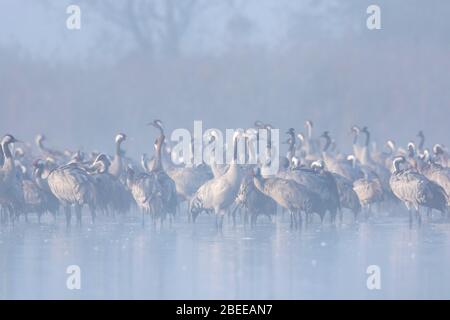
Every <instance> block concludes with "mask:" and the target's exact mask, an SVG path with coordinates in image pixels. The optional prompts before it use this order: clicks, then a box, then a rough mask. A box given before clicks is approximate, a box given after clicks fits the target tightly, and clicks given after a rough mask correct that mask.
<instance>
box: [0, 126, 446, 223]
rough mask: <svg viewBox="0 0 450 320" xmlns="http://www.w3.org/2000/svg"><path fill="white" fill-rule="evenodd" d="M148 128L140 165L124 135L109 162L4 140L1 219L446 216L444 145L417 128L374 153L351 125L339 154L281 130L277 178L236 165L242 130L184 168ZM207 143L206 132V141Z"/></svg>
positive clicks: (39, 140)
mask: <svg viewBox="0 0 450 320" xmlns="http://www.w3.org/2000/svg"><path fill="white" fill-rule="evenodd" d="M149 125H151V126H153V127H154V128H156V129H157V132H158V135H157V137H156V140H155V143H154V154H153V157H152V158H151V159H148V158H147V156H146V155H145V154H144V155H143V156H142V158H141V161H140V163H137V162H135V161H134V160H133V159H130V158H129V157H127V156H126V153H125V151H124V148H123V145H124V144H125V143H126V140H127V136H126V135H125V134H123V133H119V134H118V135H117V136H116V138H115V154H114V155H113V156H112V157H111V156H108V155H106V154H104V153H96V152H92V153H91V154H89V155H86V154H85V153H83V152H81V151H77V152H71V151H59V150H55V149H51V148H49V147H48V146H46V143H45V141H46V137H45V136H44V135H38V136H37V137H36V146H37V148H38V153H36V152H33V151H32V149H31V148H30V146H29V145H26V144H21V141H19V140H17V139H16V138H15V137H14V136H12V135H11V134H6V135H4V136H3V137H2V140H1V144H0V211H1V223H2V224H13V223H14V222H15V221H18V220H19V219H20V218H21V217H24V219H26V220H28V216H29V215H30V214H36V215H37V218H38V219H39V222H40V221H41V217H42V216H43V215H46V214H51V215H53V217H54V219H55V221H56V218H57V216H58V214H60V213H61V212H64V214H65V219H66V224H67V225H70V224H71V220H72V213H73V212H75V216H76V223H77V224H78V225H81V222H82V210H83V207H86V208H88V209H89V212H90V215H91V219H92V222H93V223H94V222H95V219H96V216H97V214H103V215H111V216H116V215H121V214H126V213H127V212H130V211H132V210H133V208H136V207H137V208H138V209H139V210H140V211H141V213H142V223H144V221H145V219H146V216H149V217H151V221H152V222H153V223H154V224H156V223H158V222H159V223H160V224H161V225H162V224H163V223H164V221H165V220H166V219H168V220H169V221H170V222H172V221H173V219H174V217H175V216H176V214H177V213H180V212H187V218H188V219H189V221H192V222H195V221H196V219H197V218H198V216H199V215H200V214H201V213H206V214H212V215H214V216H215V218H216V219H215V221H216V227H217V228H219V229H221V228H222V225H223V220H224V216H226V215H227V214H229V215H230V216H231V217H232V219H233V223H236V215H237V213H239V214H240V215H241V217H243V220H244V221H245V223H247V222H248V221H250V224H251V225H252V226H254V225H255V224H256V221H257V217H258V216H260V215H264V216H268V217H269V218H272V217H273V216H274V215H275V214H276V213H277V211H281V212H282V213H284V212H288V213H289V217H290V225H291V227H292V228H299V227H300V226H301V225H302V223H303V220H304V221H305V222H306V224H307V223H311V222H312V221H313V219H314V216H315V215H317V216H318V217H319V218H320V221H321V222H323V220H324V219H325V217H326V216H327V214H328V215H329V220H330V221H331V223H335V221H336V217H339V220H342V218H343V214H344V212H346V211H348V212H352V213H353V215H354V219H355V220H356V219H357V218H358V214H360V213H361V212H362V213H364V215H363V216H365V217H367V216H368V215H370V214H371V212H372V211H373V208H374V207H375V208H377V211H382V210H384V212H393V211H395V210H397V209H398V208H399V205H401V204H402V203H404V205H406V208H407V209H408V211H409V219H410V223H413V220H414V219H415V220H416V221H417V223H421V220H422V217H421V214H420V210H421V208H425V210H426V212H427V215H428V217H429V218H432V210H433V209H434V210H437V211H440V212H441V214H442V217H443V218H444V219H447V218H448V217H447V214H448V210H449V206H450V200H449V195H450V157H449V154H448V152H447V150H446V149H445V147H444V146H443V145H440V144H435V145H434V146H432V148H431V149H428V148H426V146H425V136H424V134H423V133H422V132H419V134H418V138H419V142H418V144H417V145H416V144H415V143H414V142H410V143H409V144H408V146H407V148H406V149H402V148H397V147H396V146H395V143H394V141H392V140H389V141H387V142H386V150H377V149H376V148H374V147H373V145H372V144H371V135H370V132H369V130H368V128H367V127H363V128H360V127H358V126H353V127H352V128H351V133H352V134H353V145H352V148H353V152H352V153H351V154H348V155H346V154H343V153H340V152H338V151H336V150H337V149H336V144H335V143H334V141H333V139H332V138H331V135H330V133H329V132H328V131H325V132H324V133H323V134H322V135H320V136H314V132H313V123H312V122H311V121H307V122H306V124H305V127H306V134H305V133H296V131H295V129H294V128H290V129H289V130H287V132H286V135H287V138H288V139H287V141H286V142H285V143H286V144H287V149H288V151H287V153H286V155H285V156H283V155H282V156H280V159H279V163H280V167H279V170H278V173H277V174H272V175H267V174H265V173H264V170H263V169H264V166H266V165H267V164H265V163H260V162H256V164H242V163H240V162H239V161H238V155H237V154H238V152H237V146H238V139H241V138H244V139H245V141H246V143H247V149H249V148H250V146H249V145H248V141H249V139H250V137H249V136H248V135H247V134H246V132H247V131H245V132H244V131H236V132H235V134H234V136H233V151H234V152H233V157H232V161H231V162H230V163H229V164H228V165H219V164H216V163H215V162H214V161H213V162H211V163H210V164H207V163H205V162H203V163H201V164H198V165H194V166H188V165H183V164H178V165H175V164H174V163H173V162H172V161H171V157H170V148H171V146H170V143H169V142H167V141H166V137H165V132H164V128H163V124H162V122H161V121H160V120H155V121H153V122H151V123H150V124H149ZM271 128H272V126H271V125H269V124H264V123H262V122H261V121H257V122H255V125H254V129H259V130H261V129H262V130H267V131H268V134H270V130H271ZM215 138H216V136H215V135H214V132H213V133H212V134H211V139H215ZM269 141H270V139H269ZM267 148H268V149H270V148H272V145H271V144H270V143H269V144H267ZM247 149H246V150H247ZM184 207H185V208H186V209H181V208H184Z"/></svg>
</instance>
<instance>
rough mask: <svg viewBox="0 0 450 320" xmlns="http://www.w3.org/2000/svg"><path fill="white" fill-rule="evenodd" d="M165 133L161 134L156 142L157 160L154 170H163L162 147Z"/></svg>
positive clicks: (154, 163)
mask: <svg viewBox="0 0 450 320" xmlns="http://www.w3.org/2000/svg"><path fill="white" fill-rule="evenodd" d="M164 139H165V137H164V135H163V134H161V135H160V136H159V138H158V140H157V142H156V144H155V161H154V162H153V167H152V171H159V170H162V169H163V168H162V160H161V147H162V144H163V142H164Z"/></svg>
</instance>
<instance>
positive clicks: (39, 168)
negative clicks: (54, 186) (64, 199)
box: [33, 159, 59, 222]
mask: <svg viewBox="0 0 450 320" xmlns="http://www.w3.org/2000/svg"><path fill="white" fill-rule="evenodd" d="M33 167H34V173H33V175H34V182H35V184H36V186H37V187H38V188H39V189H40V197H42V201H43V207H44V209H45V210H44V212H43V213H45V212H49V213H51V214H52V215H53V218H54V220H55V221H56V216H57V214H58V211H59V200H58V198H56V197H55V195H54V194H53V193H52V191H51V190H50V187H49V185H48V181H47V178H46V177H44V175H45V174H46V171H47V170H48V169H47V168H46V163H45V162H44V161H42V160H40V159H36V160H35V161H34V162H33ZM47 174H48V173H47ZM41 215H42V214H41ZM41 215H38V219H39V222H40V218H41Z"/></svg>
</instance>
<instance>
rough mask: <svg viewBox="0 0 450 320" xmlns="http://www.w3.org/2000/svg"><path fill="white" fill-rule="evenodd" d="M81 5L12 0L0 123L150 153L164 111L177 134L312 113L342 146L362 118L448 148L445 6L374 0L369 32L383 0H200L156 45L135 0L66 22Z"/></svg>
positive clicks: (382, 132)
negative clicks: (71, 26) (124, 143)
mask: <svg viewBox="0 0 450 320" xmlns="http://www.w3.org/2000/svg"><path fill="white" fill-rule="evenodd" d="M138 2H139V1H136V3H138ZM70 3H72V2H68V1H31V0H28V1H26V0H20V1H13V0H4V1H2V5H1V8H2V9H1V10H0V108H1V117H0V128H1V130H2V131H3V132H13V133H14V134H15V135H16V136H18V137H19V138H20V139H22V140H27V141H32V140H33V138H34V136H35V135H36V134H37V133H45V134H46V135H47V136H48V139H49V142H48V144H49V145H53V146H55V147H60V148H63V147H67V148H72V149H76V148H83V149H84V150H91V149H97V150H101V151H106V152H111V151H112V150H113V147H114V143H113V138H114V134H115V133H117V132H120V131H123V132H126V133H127V134H128V135H129V136H130V137H132V139H133V140H132V141H130V143H129V151H130V152H131V153H132V154H134V155H139V154H140V153H142V152H143V151H145V150H151V144H152V142H153V136H152V134H151V132H150V130H148V128H146V127H145V124H146V123H147V122H148V121H150V120H151V119H154V118H160V119H162V120H163V121H164V122H165V124H166V126H168V127H169V129H173V128H178V127H186V128H188V129H192V126H193V121H194V120H202V121H203V122H204V126H205V127H218V128H235V127H247V126H250V125H252V123H253V122H254V121H255V120H258V119H261V120H264V121H266V122H270V123H271V124H272V125H273V126H275V127H279V128H287V127H294V128H296V129H297V130H299V131H300V130H304V128H303V123H304V121H305V120H307V119H311V120H313V121H314V122H315V124H316V128H317V131H316V132H317V134H318V133H319V132H321V131H323V130H325V129H327V130H329V131H330V133H331V135H332V136H333V137H334V138H335V139H336V140H337V141H338V146H340V148H341V149H342V151H345V150H346V148H348V146H349V143H350V139H351V137H350V136H349V134H348V132H349V127H350V126H351V125H352V124H355V123H356V124H360V125H367V126H369V128H371V129H372V132H373V138H374V140H376V141H378V142H379V143H380V144H381V143H383V141H385V140H386V139H387V138H393V139H396V141H397V143H399V145H405V144H406V143H407V142H408V141H409V140H411V139H414V137H415V135H416V133H417V131H418V130H420V129H422V130H424V132H425V133H426V136H427V138H428V139H430V140H432V141H436V142H437V141H439V142H441V143H443V144H447V143H448V140H447V139H448V127H447V125H448V124H447V123H448V119H449V116H450V108H449V107H448V104H449V100H450V94H449V92H448V90H447V88H448V87H449V86H450V61H449V59H448V57H449V53H450V43H448V41H447V38H446V34H447V31H448V30H449V27H450V23H449V22H448V19H447V17H446V11H445V10H444V9H450V6H449V4H447V3H446V2H443V1H439V2H438V1H436V2H432V3H428V2H424V1H377V4H378V5H379V6H380V8H381V14H382V16H381V21H382V28H381V30H368V29H367V28H366V19H367V16H368V15H367V13H366V8H367V6H368V5H369V4H371V3H372V1H345V2H339V1H287V0H283V1H269V0H265V1H252V0H249V1H201V0H199V1H196V2H195V1H194V2H193V3H194V4H193V5H192V8H189V10H186V13H184V14H185V15H186V17H183V16H181V15H179V17H178V20H183V19H184V20H183V21H181V22H180V23H179V24H178V25H177V26H178V27H179V28H180V29H179V30H176V31H173V32H172V33H170V32H169V31H168V30H166V29H167V25H166V24H161V25H159V24H157V23H156V22H155V24H152V22H151V21H150V22H149V23H148V25H146V26H145V27H144V26H141V27H140V28H141V29H140V32H141V31H143V32H144V34H145V37H144V38H145V41H139V40H137V39H138V38H139V37H138V36H136V34H135V31H134V30H133V26H132V25H130V24H132V21H134V20H130V17H132V16H130V15H128V14H129V13H128V11H127V10H128V9H126V6H127V4H126V2H125V1H77V3H78V4H79V5H80V8H81V11H82V19H81V21H82V25H81V29H80V30H68V29H67V28H66V19H67V17H68V14H67V13H66V7H67V5H68V4H70ZM182 3H183V1H180V2H176V4H175V6H177V5H178V6H181V5H182ZM186 3H187V1H186ZM130 10H137V11H136V12H135V13H134V14H135V15H136V17H137V18H136V19H141V18H139V17H141V16H140V15H139V12H140V11H139V10H141V9H136V8H131V9H130ZM143 12H145V11H142V13H143ZM183 12H184V11H183ZM447 12H448V11H447ZM144 22H145V21H144ZM175 22H179V21H175ZM182 23H183V24H182ZM165 28H166V29H165ZM181 28H182V29H181ZM161 30H162V31H161ZM136 32H137V31H136ZM430 140H429V141H430Z"/></svg>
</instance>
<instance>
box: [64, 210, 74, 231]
mask: <svg viewBox="0 0 450 320" xmlns="http://www.w3.org/2000/svg"><path fill="white" fill-rule="evenodd" d="M64 212H65V213H66V225H67V226H68V227H69V226H70V220H71V217H72V214H71V212H70V206H66V207H64Z"/></svg>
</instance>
